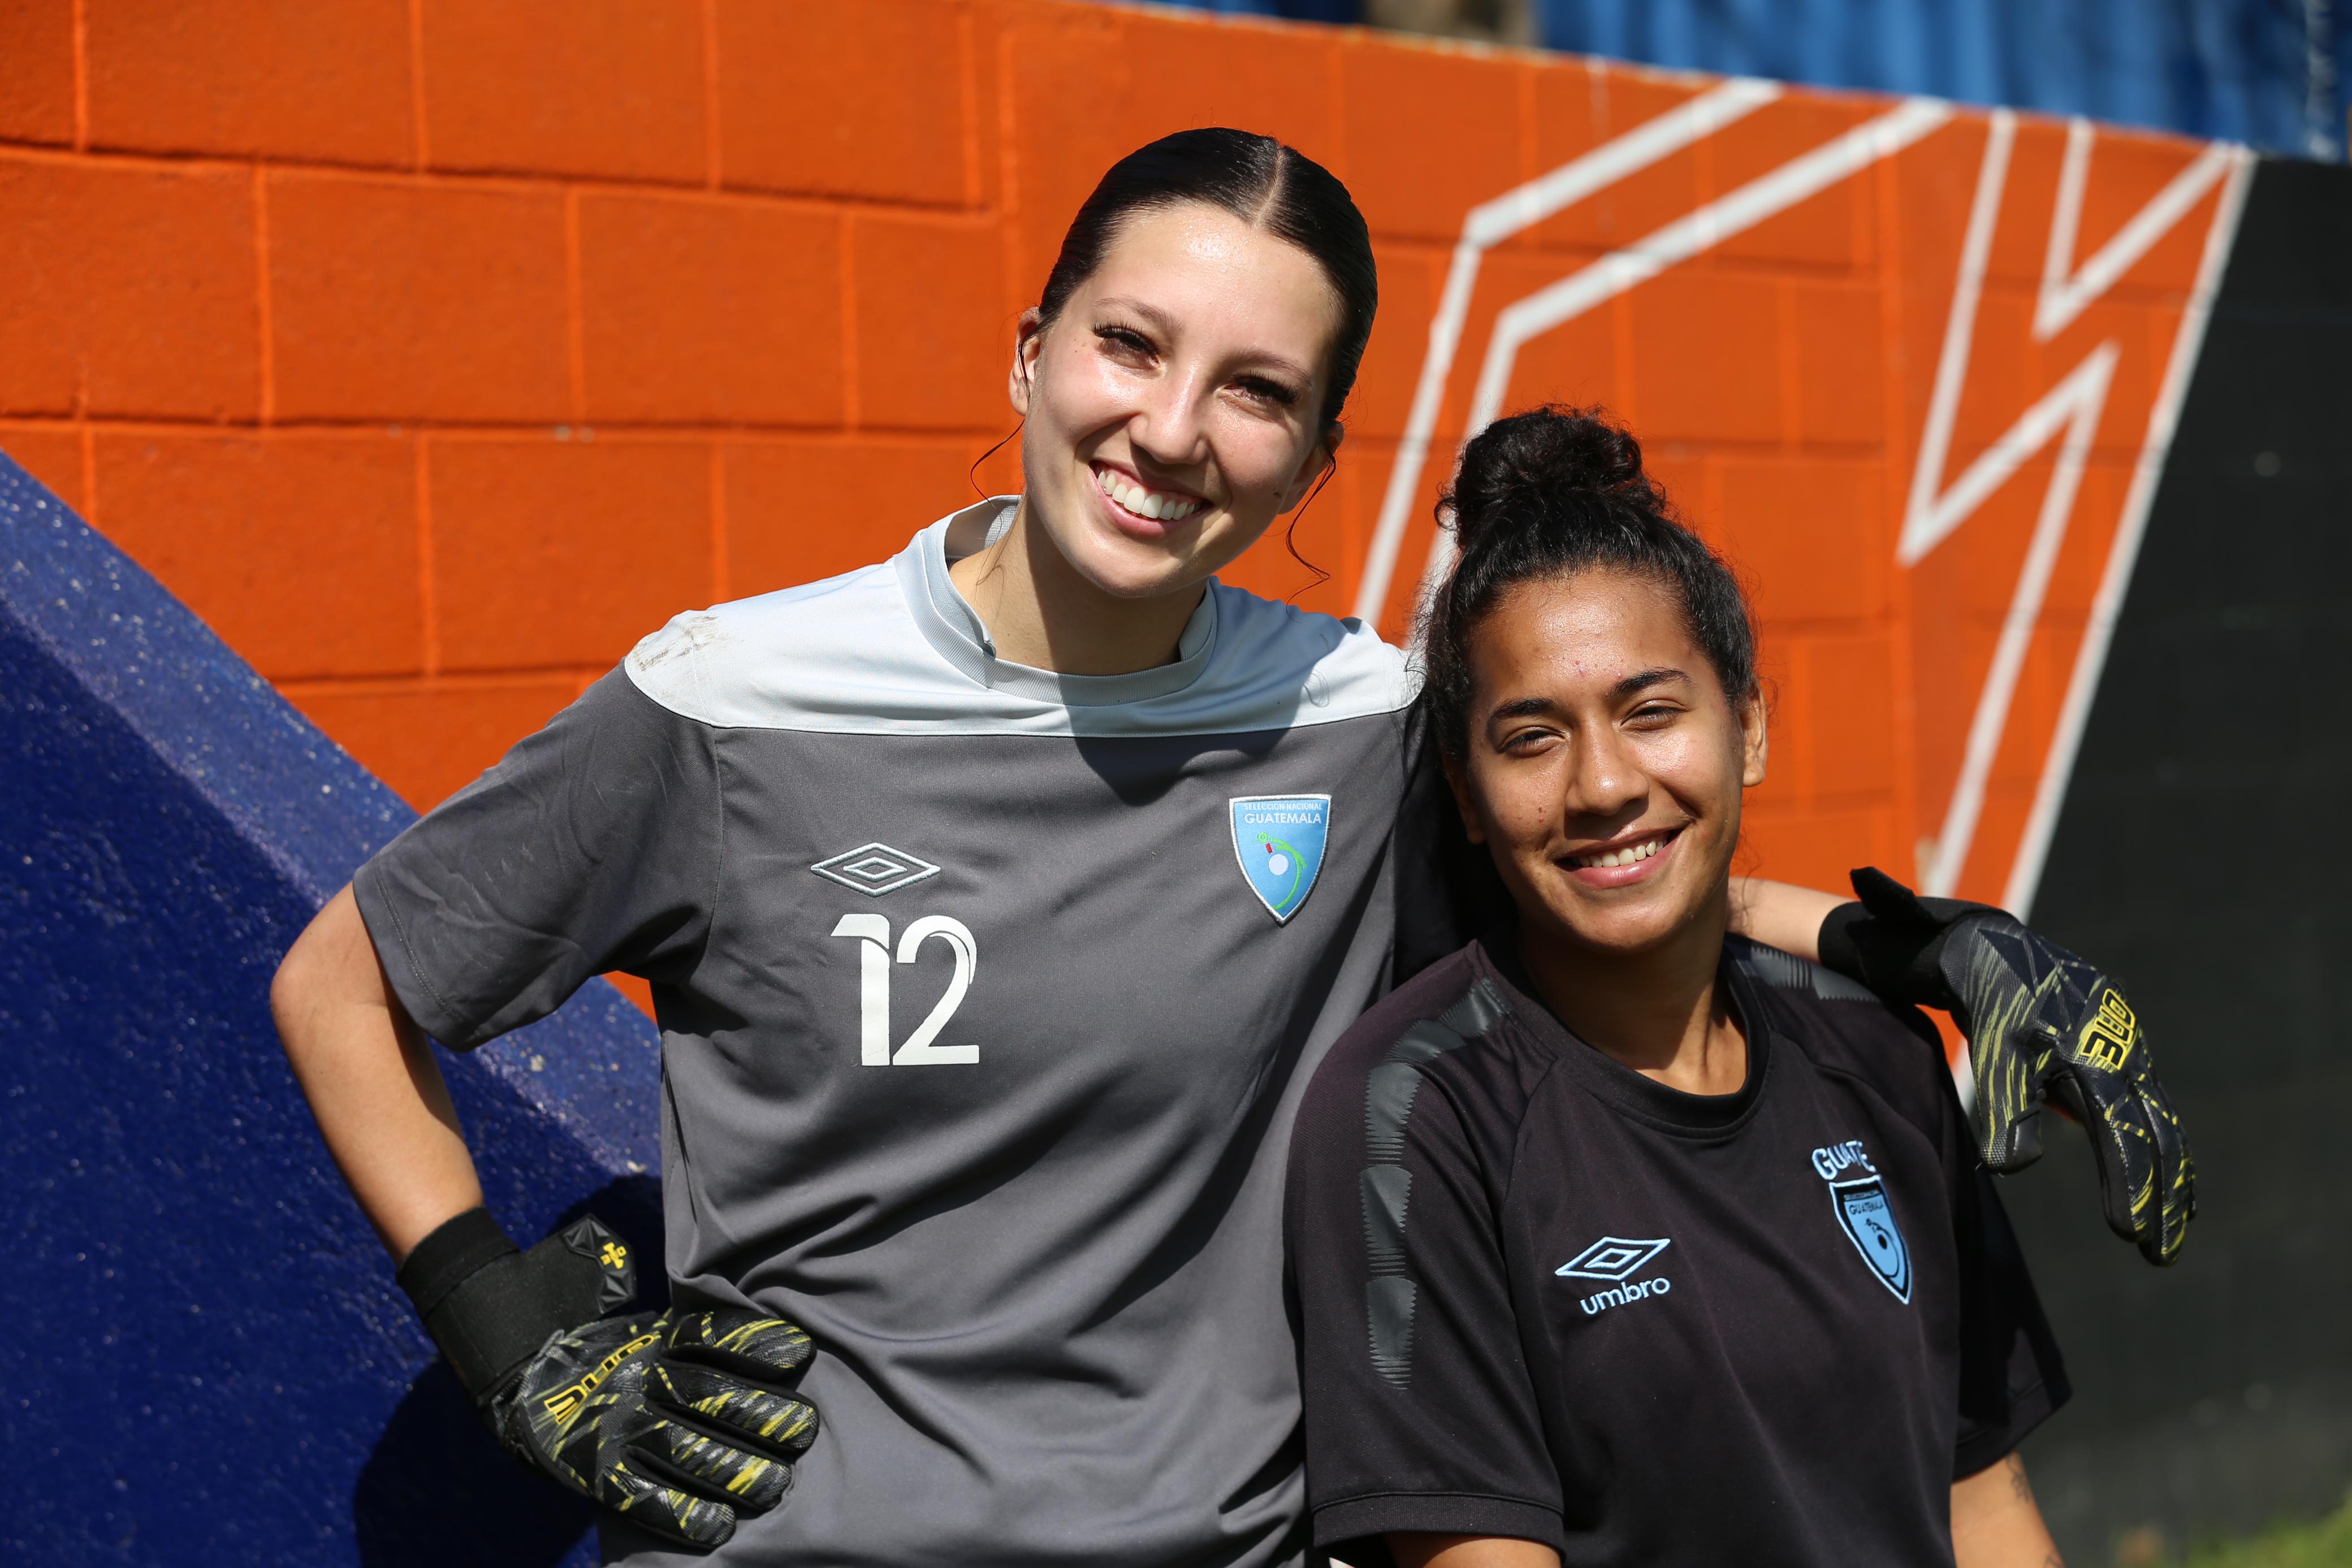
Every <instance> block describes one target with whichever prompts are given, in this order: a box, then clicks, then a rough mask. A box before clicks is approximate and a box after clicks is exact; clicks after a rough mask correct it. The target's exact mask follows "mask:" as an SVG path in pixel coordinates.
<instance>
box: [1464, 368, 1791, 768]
mask: <svg viewBox="0 0 2352 1568" xmlns="http://www.w3.org/2000/svg"><path fill="white" fill-rule="evenodd" d="M1438 513H1439V516H1440V517H1448V516H1450V517H1451V526H1452V528H1453V529H1454V542H1455V543H1456V545H1457V546H1459V548H1460V552H1461V553H1460V554H1459V555H1458V556H1457V557H1456V558H1455V560H1454V570H1453V572H1452V573H1451V574H1450V575H1448V577H1447V578H1446V580H1445V581H1444V583H1443V584H1442V585H1441V586H1440V587H1439V589H1438V591H1437V592H1436V593H1435V594H1434V595H1433V597H1432V598H1431V601H1430V604H1429V609H1428V612H1427V613H1426V615H1425V616H1424V618H1423V623H1422V646H1423V658H1424V659H1425V660H1426V661H1427V665H1428V684H1427V686H1426V688H1425V690H1426V692H1427V694H1428V701H1429V705H1430V709H1431V718H1432V720H1433V724H1432V727H1433V730H1434V731H1435V733H1436V737H1437V742H1438V745H1439V746H1440V747H1443V748H1444V753H1445V755H1446V756H1447V757H1449V758H1460V757H1461V756H1462V753H1463V747H1464V745H1465V742H1466V741H1467V739H1468V737H1469V723H1470V695H1471V694H1470V686H1471V681H1470V639H1471V638H1472V637H1473V636H1474V635H1475V633H1476V632H1477V630H1478V626H1479V623H1480V622H1483V621H1485V620H1486V617H1487V616H1488V615H1489V614H1491V613H1492V612H1494V609H1495V605H1496V601H1499V600H1500V599H1501V598H1502V597H1503V595H1504V594H1505V593H1507V592H1508V591H1510V590H1511V589H1512V588H1514V587H1516V586H1517V584H1519V583H1522V582H1532V581H1539V580H1549V579H1555V578H1561V577H1570V576H1573V575H1575V574H1576V573H1578V572H1581V571H1590V570H1594V569H1596V568H1597V569H1604V570H1612V571H1622V572H1625V573H1627V574H1629V575H1631V576H1634V577H1643V578H1647V579H1649V580H1651V581H1653V582H1654V583H1656V584H1657V585H1658V586H1659V587H1661V588H1663V589H1664V590H1665V591H1667V592H1669V593H1671V594H1673V595H1674V596H1675V600H1676V601H1677V602H1678V603H1679V605H1680V607H1681V609H1682V612H1683V622H1684V624H1685V626H1687V627H1688V628H1689V631H1690V637H1691V641H1692V642H1694V643H1697V644H1698V647H1699V651H1700V652H1701V653H1704V654H1706V662H1707V664H1709V665H1711V666H1712V667H1713V668H1714V670H1715V674H1716V678H1717V680H1718V681H1720V682H1721V683H1722V684H1723V690H1724V695H1727V696H1728V697H1729V698H1730V699H1731V700H1732V702H1733V703H1734V704H1735V705H1736V704H1738V703H1740V702H1742V701H1745V700H1746V699H1747V698H1748V697H1749V696H1751V695H1754V694H1755V692H1756V689H1757V688H1756V624H1755V621H1754V618H1753V617H1752V616H1751V615H1750V614H1749V612H1748V596H1747V595H1746V594H1744V593H1742V592H1741V591H1740V588H1739V580H1738V578H1736V577H1734V576H1733V575H1732V571H1731V569H1730V568H1729V567H1728V566H1727V565H1725V564H1724V562H1723V558H1722V557H1720V556H1718V555H1717V554H1716V553H1715V551H1713V550H1712V549H1708V548H1707V546H1706V540H1704V539H1702V538H1699V537H1698V536H1697V535H1696V534H1695V533H1693V532H1691V531H1690V529H1688V528H1685V527H1684V526H1683V525H1682V524H1681V523H1680V522H1679V521H1677V520H1676V518H1675V514H1674V508H1673V507H1672V506H1671V505H1670V504H1669V503H1668V502H1667V500H1666V497H1665V493H1664V491H1663V490H1661V489H1660V488H1659V487H1658V486H1657V484H1656V483H1655V481H1654V480H1652V479H1651V477H1650V476H1649V475H1647V474H1646V473H1644V472H1643V469H1642V446H1641V443H1639V442H1637V441H1635V440H1634V439H1633V436H1631V435H1630V434H1626V432H1625V430H1624V429H1623V428H1622V426H1620V425H1617V424H1615V423H1612V422H1611V421H1610V419H1609V417H1608V416H1607V415H1606V414H1604V413H1601V411H1600V410H1599V409H1580V408H1563V407H1559V406H1557V405H1555V406H1549V407H1545V408H1538V409H1532V410H1530V411H1528V413H1516V414H1513V415H1511V416H1510V417H1509V418H1507V419H1498V420H1496V422H1495V423H1492V424H1490V425H1488V426H1487V427H1486V429H1485V430H1483V431H1481V432H1479V433H1478V434H1477V435H1476V437H1475V438H1474V439H1473V440H1472V441H1471V443H1470V444H1469V445H1468V446H1466V447H1465V448H1464V449H1463V452H1462V465H1461V467H1460V469H1459V470H1458V471H1457V472H1456V473H1455V474H1454V483H1453V485H1452V486H1449V487H1448V489H1447V490H1446V492H1445V496H1444V498H1443V499H1442V500H1440V501H1439V502H1438Z"/></svg>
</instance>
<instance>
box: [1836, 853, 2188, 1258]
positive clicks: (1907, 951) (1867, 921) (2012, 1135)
mask: <svg viewBox="0 0 2352 1568" xmlns="http://www.w3.org/2000/svg"><path fill="white" fill-rule="evenodd" d="M1853 890H1854V892H1855V893H1856V894H1858V895H1860V897H1861V899H1862V903H1861V904H1858V905H1857V904H1842V905H1840V906H1839V907H1838V908H1837V909H1836V910H1834V911H1832V913H1831V915H1830V916H1829V918H1828V919H1827V920H1826V921H1824V922H1823V923H1822V936H1821V944H1822V963H1824V964H1826V965H1828V966H1829V967H1831V968H1832V969H1836V970H1838V971H1840V972H1841V973H1843V974H1846V975H1850V976H1852V977H1853V978H1855V979H1857V980H1860V981H1861V982H1863V984H1864V985H1866V986H1868V987H1869V988H1871V989H1872V990H1874V991H1876V992H1877V993H1878V994H1879V995H1880V996H1882V997H1885V998H1889V999H1890V1000H1894V1001H1904V1002H1913V1003H1916V1004H1917V1005H1919V1006H1921V1007H1930V1008H1941V1009H1944V1010H1945V1011H1947V1012H1948V1013H1950V1014H1951V1015H1952V1019H1953V1021H1954V1022H1955V1023H1957V1024H1958V1025H1959V1027H1960V1032H1962V1033H1963V1034H1965V1035H1967V1036H1968V1037H1969V1067H1970V1069H1971V1070H1972V1071H1974V1073H1975V1076H1976V1099H1975V1103H1973V1104H1972V1105H1970V1106H1969V1121H1970V1123H1971V1124H1973V1126H1974V1129H1975V1132H1976V1138H1977V1146H1978V1148H1979V1150H1980V1151H1981V1152H1982V1153H1983V1155H1984V1162H1985V1164H1986V1165H1987V1166H1990V1167H1991V1168H1992V1169H1994V1170H1996V1171H2002V1172H2009V1171H2019V1170H2023V1169H2024V1168H2025V1167H2026V1166H2030V1165H2032V1163H2033V1162H2034V1161H2035V1160H2037V1159H2040V1158H2041V1157H2042V1103H2043V1102H2044V1101H2045V1100H2052V1099H2054V1100H2055V1102H2056V1103H2057V1104H2058V1105H2059V1107H2060V1108H2061V1109H2063V1110H2064V1111H2066V1112H2067V1113H2070V1114H2072V1115H2073V1116H2074V1118H2075V1119H2076V1120H2077V1121H2079V1122H2081V1123H2082V1124H2083V1126H2084V1130H2086V1131H2087V1132H2088V1133H2089V1134H2090V1135H2091V1148H2092V1151H2093V1152H2094V1153H2095V1155H2097V1157H2098V1162H2099V1188H2100V1192H2101V1195H2102V1197H2104V1198H2105V1207H2106V1215H2107V1227H2108V1228H2109V1229H2111V1230H2113V1231H2114V1232H2115V1233H2116V1235H2118V1236H2120V1237H2122V1238H2123V1239H2125V1240H2126V1241H2131V1242H2136V1243H2137V1244H2138V1247H2139V1249H2140V1253H2141V1255H2142V1256H2143V1257H2145V1258H2147V1260H2148V1261H2149V1262H2151V1263H2158V1264H2162V1263H2169V1262H2171V1261H2173V1260H2175V1259H2177V1258H2179V1256H2180V1244H2181V1242H2182V1241H2183V1240H2184V1239H2186V1238H2187V1236H2188V1234H2189V1220H2190V1219H2191V1218H2194V1217H2195V1215H2196V1213H2197V1167H2196V1165H2195V1163H2194V1162H2193V1161H2191V1160H2190V1159H2189V1148H2188V1145H2186V1144H2185V1143H2184V1142H2183V1141H2182V1139H2181V1133H2180V1117H2179V1113H2176V1112H2175V1111H2174V1110H2173V1108H2172V1102H2171V1101H2170V1100H2169V1099H2168V1098H2167V1097H2166V1096H2165V1092H2164V1086H2163V1085H2162V1084H2160V1083H2158V1082H2157V1080H2156V1070H2155V1068H2154V1065H2153V1064H2152V1063H2151V1062H2150V1061H2149V1060H2148V1051H2147V1030H2145V1029H2144V1028H2143V1027H2142V1026H2141V1024H2140V1021H2139V1019H2138V1017H2137V1014H2135V1013H2134V1012H2133V1011H2132V1009H2131V1004H2130V1003H2128V1002H2126V1000H2125V999H2124V994H2123V988H2122V987H2121V986H2120V985H2118V984H2117V983H2116V980H2115V979H2114V978H2113V977H2110V976H2107V975H2105V974H2102V973H2101V972H2100V971H2099V970H2098V969H2096V968H2095V967H2093V966H2091V965H2090V964H2088V963H2086V962H2084V960H2083V959H2081V958H2077V957H2076V956H2074V954H2072V953H2069V952H2067V951H2066V950H2065V949H2064V948H2063V947H2061V946H2057V945H2056V944H2055V943H2052V942H2048V941H2045V940H2043V939H2042V937H2040V936H2035V935H2034V934H2033V933H2032V931H2030V930H2028V929H2027V928H2026V927H2025V926H2024V925H2021V924H2019V922H2018V921H2016V920H2015V919H2013V918H2011V916H2010V915H2006V914H2004V913H2002V912H2001V911H2000V910H1998V909H1994V908H1992V907H1990V905H1987V904H1966V903H1962V902H1961V901H1960V900H1958V899H1953V898H1922V897H1920V896H1919V895H1918V894H1915V893H1913V892H1912V891H1911V890H1910V889H1909V888H1907V887H1905V886H1904V885H1903V884H1902V883H1899V882H1896V881H1895V879H1894V878H1893V877H1890V876H1888V875H1886V874H1885V873H1884V872H1881V871H1879V870H1877V869H1876V868H1875V867H1871V866H1865V867H1864V868H1863V869H1862V870H1860V871H1857V872H1855V873H1853Z"/></svg>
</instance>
